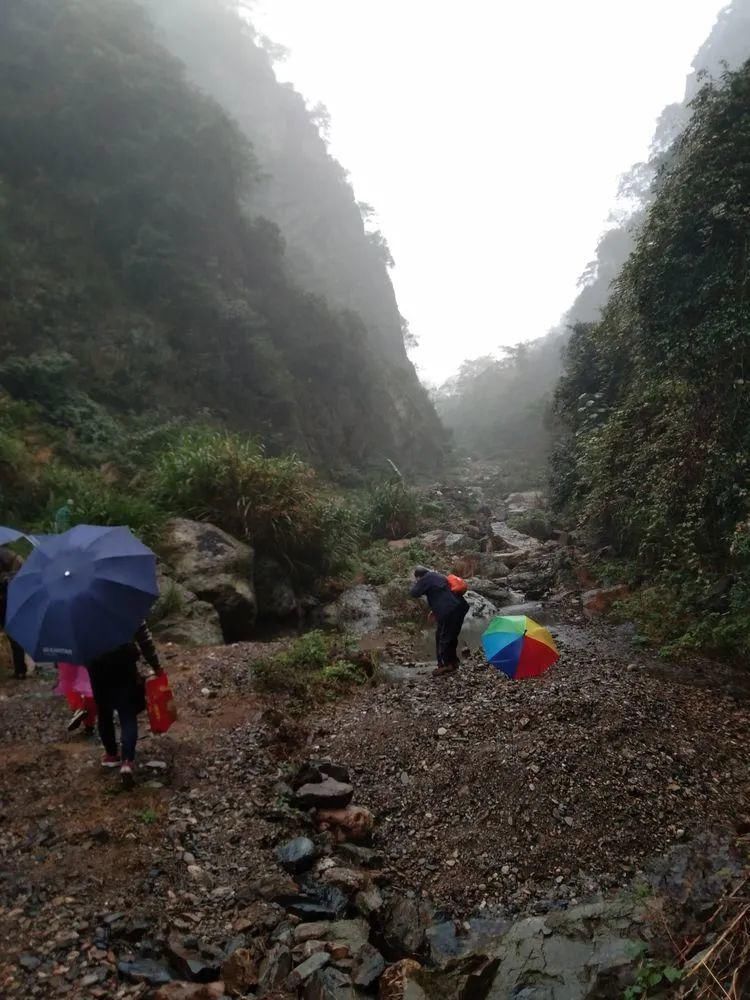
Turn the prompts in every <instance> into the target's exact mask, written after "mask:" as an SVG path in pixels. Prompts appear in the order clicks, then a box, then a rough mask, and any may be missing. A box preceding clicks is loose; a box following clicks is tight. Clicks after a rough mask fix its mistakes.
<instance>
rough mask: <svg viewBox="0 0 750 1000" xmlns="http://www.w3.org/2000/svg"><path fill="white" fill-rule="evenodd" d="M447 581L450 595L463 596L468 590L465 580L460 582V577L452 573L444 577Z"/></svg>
mask: <svg viewBox="0 0 750 1000" xmlns="http://www.w3.org/2000/svg"><path fill="white" fill-rule="evenodd" d="M446 580H447V581H448V586H449V587H450V588H451V593H452V594H458V595H459V596H460V595H461V594H465V593H466V591H467V590H468V589H469V585H468V583H467V582H466V580H462V579H461V577H460V576H456V575H455V574H454V573H449V574H448V576H447V577H446Z"/></svg>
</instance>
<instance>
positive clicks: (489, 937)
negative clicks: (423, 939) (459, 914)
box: [426, 919, 510, 968]
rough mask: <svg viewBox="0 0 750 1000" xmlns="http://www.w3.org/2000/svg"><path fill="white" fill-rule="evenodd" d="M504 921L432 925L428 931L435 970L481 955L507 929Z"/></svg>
mask: <svg viewBox="0 0 750 1000" xmlns="http://www.w3.org/2000/svg"><path fill="white" fill-rule="evenodd" d="M509 926H510V925H509V923H508V921H507V920H481V919H475V920H469V921H468V924H464V925H459V927H458V928H457V926H456V922H455V921H452V920H451V921H446V922H444V923H440V924H433V925H432V926H431V927H428V928H427V932H426V934H427V943H428V945H429V950H430V959H431V961H432V963H433V964H434V965H435V966H437V967H438V968H445V967H446V966H448V965H449V964H451V963H452V962H455V961H456V960H457V959H460V958H468V957H470V956H474V955H484V954H487V953H488V952H489V951H491V950H492V946H493V945H494V944H496V943H497V941H498V940H499V939H500V938H501V937H502V936H503V934H505V932H506V931H507V930H508V927H509Z"/></svg>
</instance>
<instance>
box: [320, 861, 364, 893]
mask: <svg viewBox="0 0 750 1000" xmlns="http://www.w3.org/2000/svg"><path fill="white" fill-rule="evenodd" d="M321 881H322V882H324V883H325V884H326V885H332V886H335V887H336V888H337V889H340V890H341V891H342V892H343V893H346V894H347V895H349V896H353V895H354V894H355V893H357V892H360V891H361V890H363V889H366V888H367V887H368V886H369V885H370V882H371V879H370V876H369V875H368V874H367V872H360V871H355V869H353V868H326V870H325V871H324V872H323V874H322V875H321Z"/></svg>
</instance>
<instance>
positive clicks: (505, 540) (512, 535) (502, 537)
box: [490, 521, 541, 553]
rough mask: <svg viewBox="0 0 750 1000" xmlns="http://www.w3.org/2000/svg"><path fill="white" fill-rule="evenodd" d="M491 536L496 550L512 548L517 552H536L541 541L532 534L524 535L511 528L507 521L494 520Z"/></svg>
mask: <svg viewBox="0 0 750 1000" xmlns="http://www.w3.org/2000/svg"><path fill="white" fill-rule="evenodd" d="M490 538H491V540H492V548H493V550H494V551H495V552H499V551H503V550H505V549H510V550H511V551H517V552H527V553H528V552H536V551H537V549H539V548H540V546H541V542H539V541H538V540H537V539H536V538H532V537H531V535H524V534H522V533H521V532H520V531H516V529H515V528H511V526H510V525H509V524H506V522H505V521H493V522H492V525H491V526H490Z"/></svg>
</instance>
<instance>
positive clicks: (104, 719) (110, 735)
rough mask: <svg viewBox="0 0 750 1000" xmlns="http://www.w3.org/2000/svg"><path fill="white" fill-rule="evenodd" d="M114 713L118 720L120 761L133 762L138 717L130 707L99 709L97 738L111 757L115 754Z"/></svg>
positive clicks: (136, 740)
mask: <svg viewBox="0 0 750 1000" xmlns="http://www.w3.org/2000/svg"><path fill="white" fill-rule="evenodd" d="M97 707H98V706H97ZM115 711H116V712H117V715H118V717H119V719H120V739H121V742H122V759H123V760H135V745H136V743H137V742H138V716H137V714H136V712H135V709H133V708H131V707H130V706H128V707H126V708H118V709H112V708H105V709H101V708H99V736H100V738H101V741H102V744H103V746H104V749H105V750H106V751H107V753H108V754H110V755H111V756H113V757H114V756H115V755H116V754H117V738H116V737H115Z"/></svg>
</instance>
